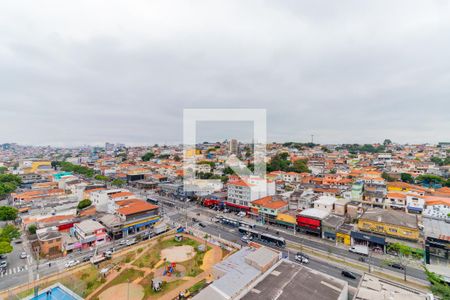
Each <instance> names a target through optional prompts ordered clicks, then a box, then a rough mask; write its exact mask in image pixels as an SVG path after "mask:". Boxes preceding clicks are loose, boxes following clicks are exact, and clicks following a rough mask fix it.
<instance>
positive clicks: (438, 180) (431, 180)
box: [416, 174, 445, 185]
mask: <svg viewBox="0 0 450 300" xmlns="http://www.w3.org/2000/svg"><path fill="white" fill-rule="evenodd" d="M416 182H417V183H421V184H426V185H431V184H445V179H444V178H442V177H440V176H437V175H432V174H424V175H419V176H417V178H416Z"/></svg>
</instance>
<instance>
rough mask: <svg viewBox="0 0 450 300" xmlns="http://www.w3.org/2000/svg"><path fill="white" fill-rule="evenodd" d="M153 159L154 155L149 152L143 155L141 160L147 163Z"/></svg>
mask: <svg viewBox="0 0 450 300" xmlns="http://www.w3.org/2000/svg"><path fill="white" fill-rule="evenodd" d="M154 157H155V153H153V152H151V151H150V152H147V153H145V154H144V155H143V156H142V157H141V158H142V160H143V161H149V160H150V159H152V158H154Z"/></svg>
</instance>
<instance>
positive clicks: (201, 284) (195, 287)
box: [188, 279, 206, 297]
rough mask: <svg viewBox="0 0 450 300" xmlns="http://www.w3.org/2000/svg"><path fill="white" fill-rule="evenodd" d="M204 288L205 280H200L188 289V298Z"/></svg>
mask: <svg viewBox="0 0 450 300" xmlns="http://www.w3.org/2000/svg"><path fill="white" fill-rule="evenodd" d="M205 286H206V279H202V280H200V281H199V282H197V283H196V284H194V285H193V286H191V287H190V288H188V291H189V293H190V296H191V297H192V296H194V295H195V294H197V293H198V292H200V291H201V290H202V289H203V288H204V287H205Z"/></svg>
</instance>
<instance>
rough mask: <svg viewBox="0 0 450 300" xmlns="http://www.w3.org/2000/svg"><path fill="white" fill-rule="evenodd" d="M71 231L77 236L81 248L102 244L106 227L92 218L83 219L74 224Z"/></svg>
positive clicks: (104, 239)
mask: <svg viewBox="0 0 450 300" xmlns="http://www.w3.org/2000/svg"><path fill="white" fill-rule="evenodd" d="M71 232H72V233H73V235H74V236H75V237H77V238H78V240H79V242H80V243H81V244H82V248H87V247H91V246H96V245H99V244H102V243H104V242H105V241H106V238H107V235H106V228H105V227H104V226H103V225H102V224H100V223H99V222H97V221H94V220H84V221H81V222H80V223H76V224H74V226H73V228H72V230H71Z"/></svg>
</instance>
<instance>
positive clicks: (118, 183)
mask: <svg viewBox="0 0 450 300" xmlns="http://www.w3.org/2000/svg"><path fill="white" fill-rule="evenodd" d="M111 184H112V185H113V186H117V187H121V186H123V185H124V184H125V181H123V180H122V179H114V180H113V181H112V182H111Z"/></svg>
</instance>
